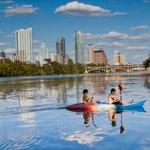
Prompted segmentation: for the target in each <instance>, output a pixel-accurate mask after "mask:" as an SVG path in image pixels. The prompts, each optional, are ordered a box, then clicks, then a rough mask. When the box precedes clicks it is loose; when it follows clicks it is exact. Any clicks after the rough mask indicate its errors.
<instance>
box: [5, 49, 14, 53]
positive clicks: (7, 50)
mask: <svg viewBox="0 0 150 150" xmlns="http://www.w3.org/2000/svg"><path fill="white" fill-rule="evenodd" d="M4 52H5V53H9V54H13V53H16V49H15V48H5V49H4Z"/></svg>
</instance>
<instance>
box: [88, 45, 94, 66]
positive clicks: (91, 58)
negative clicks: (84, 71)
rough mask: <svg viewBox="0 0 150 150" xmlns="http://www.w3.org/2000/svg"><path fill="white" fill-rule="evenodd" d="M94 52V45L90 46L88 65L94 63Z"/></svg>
mask: <svg viewBox="0 0 150 150" xmlns="http://www.w3.org/2000/svg"><path fill="white" fill-rule="evenodd" d="M94 50H95V46H94V45H93V44H89V45H88V63H94Z"/></svg>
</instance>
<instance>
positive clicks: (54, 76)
mask: <svg viewBox="0 0 150 150" xmlns="http://www.w3.org/2000/svg"><path fill="white" fill-rule="evenodd" d="M143 75H144V76H150V72H148V71H147V72H130V73H128V72H115V73H108V74H106V73H101V74H100V73H89V74H86V73H84V74H60V75H58V74H55V75H35V76H17V77H0V82H4V81H18V80H38V79H54V78H55V79H57V78H77V77H85V76H87V77H88V76H89V77H90V76H91V77H92V76H101V77H103V76H106V77H112V76H121V77H139V76H143Z"/></svg>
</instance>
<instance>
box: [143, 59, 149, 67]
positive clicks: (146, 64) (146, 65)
mask: <svg viewBox="0 0 150 150" xmlns="http://www.w3.org/2000/svg"><path fill="white" fill-rule="evenodd" d="M143 65H144V67H145V68H148V67H150V57H149V58H147V59H146V60H145V61H144V62H143Z"/></svg>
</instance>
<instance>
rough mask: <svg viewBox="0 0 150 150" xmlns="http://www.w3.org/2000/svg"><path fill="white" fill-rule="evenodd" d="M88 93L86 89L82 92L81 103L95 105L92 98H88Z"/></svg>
mask: <svg viewBox="0 0 150 150" xmlns="http://www.w3.org/2000/svg"><path fill="white" fill-rule="evenodd" d="M88 93H89V91H88V90H87V89H84V90H83V103H95V101H93V97H92V98H90V97H89V96H88Z"/></svg>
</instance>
